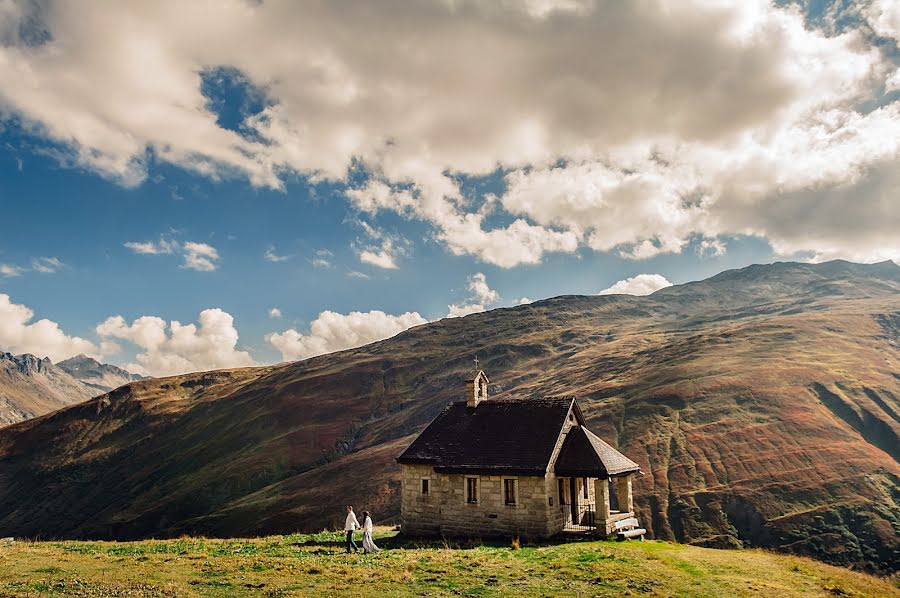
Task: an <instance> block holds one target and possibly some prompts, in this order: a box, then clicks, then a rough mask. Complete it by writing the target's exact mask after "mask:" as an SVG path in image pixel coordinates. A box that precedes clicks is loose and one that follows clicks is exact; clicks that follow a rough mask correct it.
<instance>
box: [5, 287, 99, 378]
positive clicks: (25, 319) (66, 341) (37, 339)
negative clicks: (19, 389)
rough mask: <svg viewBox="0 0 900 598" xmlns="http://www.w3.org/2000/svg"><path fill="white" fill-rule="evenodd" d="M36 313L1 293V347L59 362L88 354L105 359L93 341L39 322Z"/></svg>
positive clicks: (47, 322) (44, 322) (51, 324)
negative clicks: (34, 320)
mask: <svg viewBox="0 0 900 598" xmlns="http://www.w3.org/2000/svg"><path fill="white" fill-rule="evenodd" d="M33 318H34V311H32V310H31V309H30V308H28V307H27V306H25V305H20V304H16V303H13V302H12V300H11V299H10V297H9V295H5V294H2V293H0V348H2V349H3V350H5V351H10V352H12V353H31V354H33V355H36V356H38V357H49V358H50V359H51V360H52V361H54V362H58V361H61V360H63V359H68V358H69V357H72V356H73V355H77V354H79V353H84V354H85V355H90V356H92V357H95V358H101V357H102V356H103V353H104V351H103V350H102V348H101V347H98V346H97V345H96V344H94V343H92V342H91V341H88V340H85V339H83V338H79V337H77V336H70V335H68V334H66V333H65V332H63V331H62V330H61V329H60V327H59V324H57V323H56V322H53V321H52V320H47V319H41V320H38V321H36V322H32V321H31V320H32V319H33Z"/></svg>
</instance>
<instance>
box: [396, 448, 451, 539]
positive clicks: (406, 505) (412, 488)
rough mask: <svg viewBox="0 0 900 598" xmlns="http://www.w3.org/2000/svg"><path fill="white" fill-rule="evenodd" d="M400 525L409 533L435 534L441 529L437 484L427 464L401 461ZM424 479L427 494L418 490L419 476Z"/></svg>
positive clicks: (420, 481)
mask: <svg viewBox="0 0 900 598" xmlns="http://www.w3.org/2000/svg"><path fill="white" fill-rule="evenodd" d="M400 469H401V470H402V479H401V482H402V488H401V495H400V513H401V529H402V530H403V532H404V533H409V534H410V535H414V536H419V535H422V536H424V535H437V534H440V531H441V484H440V481H441V480H440V478H441V477H443V476H440V475H439V474H437V473H435V472H434V469H433V468H432V467H431V466H430V465H401V467H400ZM423 478H425V479H428V483H429V489H428V494H427V495H423V494H422V479H423Z"/></svg>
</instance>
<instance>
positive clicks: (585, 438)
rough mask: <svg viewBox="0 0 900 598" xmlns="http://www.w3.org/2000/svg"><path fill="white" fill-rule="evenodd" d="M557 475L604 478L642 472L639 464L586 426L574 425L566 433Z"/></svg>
mask: <svg viewBox="0 0 900 598" xmlns="http://www.w3.org/2000/svg"><path fill="white" fill-rule="evenodd" d="M554 469H555V471H556V473H557V475H562V476H579V477H581V476H587V477H592V478H605V477H609V476H612V475H618V474H621V473H628V472H633V471H639V470H640V467H639V466H638V464H637V463H635V462H634V461H632V460H631V459H629V458H628V457H626V456H625V455H623V454H622V453H620V452H619V451H617V450H616V449H614V448H613V447H611V446H609V445H608V444H606V443H605V442H603V441H602V440H601V439H600V438H599V437H598V436H597V435H596V434H594V433H593V432H591V431H590V430H588V429H587V428H584V427H580V428H572V429H571V430H569V433H568V434H566V439H565V441H564V442H563V445H562V448H561V449H560V451H559V456H558V457H557V458H556V465H555V467H554Z"/></svg>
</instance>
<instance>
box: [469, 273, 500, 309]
mask: <svg viewBox="0 0 900 598" xmlns="http://www.w3.org/2000/svg"><path fill="white" fill-rule="evenodd" d="M467 287H468V289H469V290H470V291H472V295H474V296H475V298H476V299H478V301H479V302H481V303H488V304H489V303H496V302H497V301H499V300H500V293H498V292H497V291H495V290H494V289H492V288H491V287H489V286H488V283H487V276H485V275H484V274H482V273H481V272H476V273H475V274H473V275H472V276H470V277H469V283H468V285H467Z"/></svg>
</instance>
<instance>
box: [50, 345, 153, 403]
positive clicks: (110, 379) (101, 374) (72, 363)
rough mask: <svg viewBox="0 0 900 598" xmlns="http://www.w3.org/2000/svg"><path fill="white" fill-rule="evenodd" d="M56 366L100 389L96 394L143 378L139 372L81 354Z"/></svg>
mask: <svg viewBox="0 0 900 598" xmlns="http://www.w3.org/2000/svg"><path fill="white" fill-rule="evenodd" d="M56 366H57V367H58V368H60V369H61V370H63V371H64V372H66V373H67V374H69V375H70V376H72V377H73V378H75V379H77V380H80V381H81V382H83V383H85V384H87V385H88V386H90V387H92V388H95V389H97V390H98V391H100V392H99V393H98V394H102V393H105V392H109V391H111V390H112V389H114V388H118V387H120V386H122V385H123V384H128V383H129V382H134V381H135V380H143V379H144V376H141V375H140V374H132V373H131V372H129V371H127V370H123V369H122V368H120V367H116V366H114V365H109V364H107V363H100V362H99V361H97V360H96V359H93V358H91V357H88V356H87V355H83V354H81V355H76V356H75V357H70V358H69V359H66V360H65V361H60V362H59V363H58V364H56Z"/></svg>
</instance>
